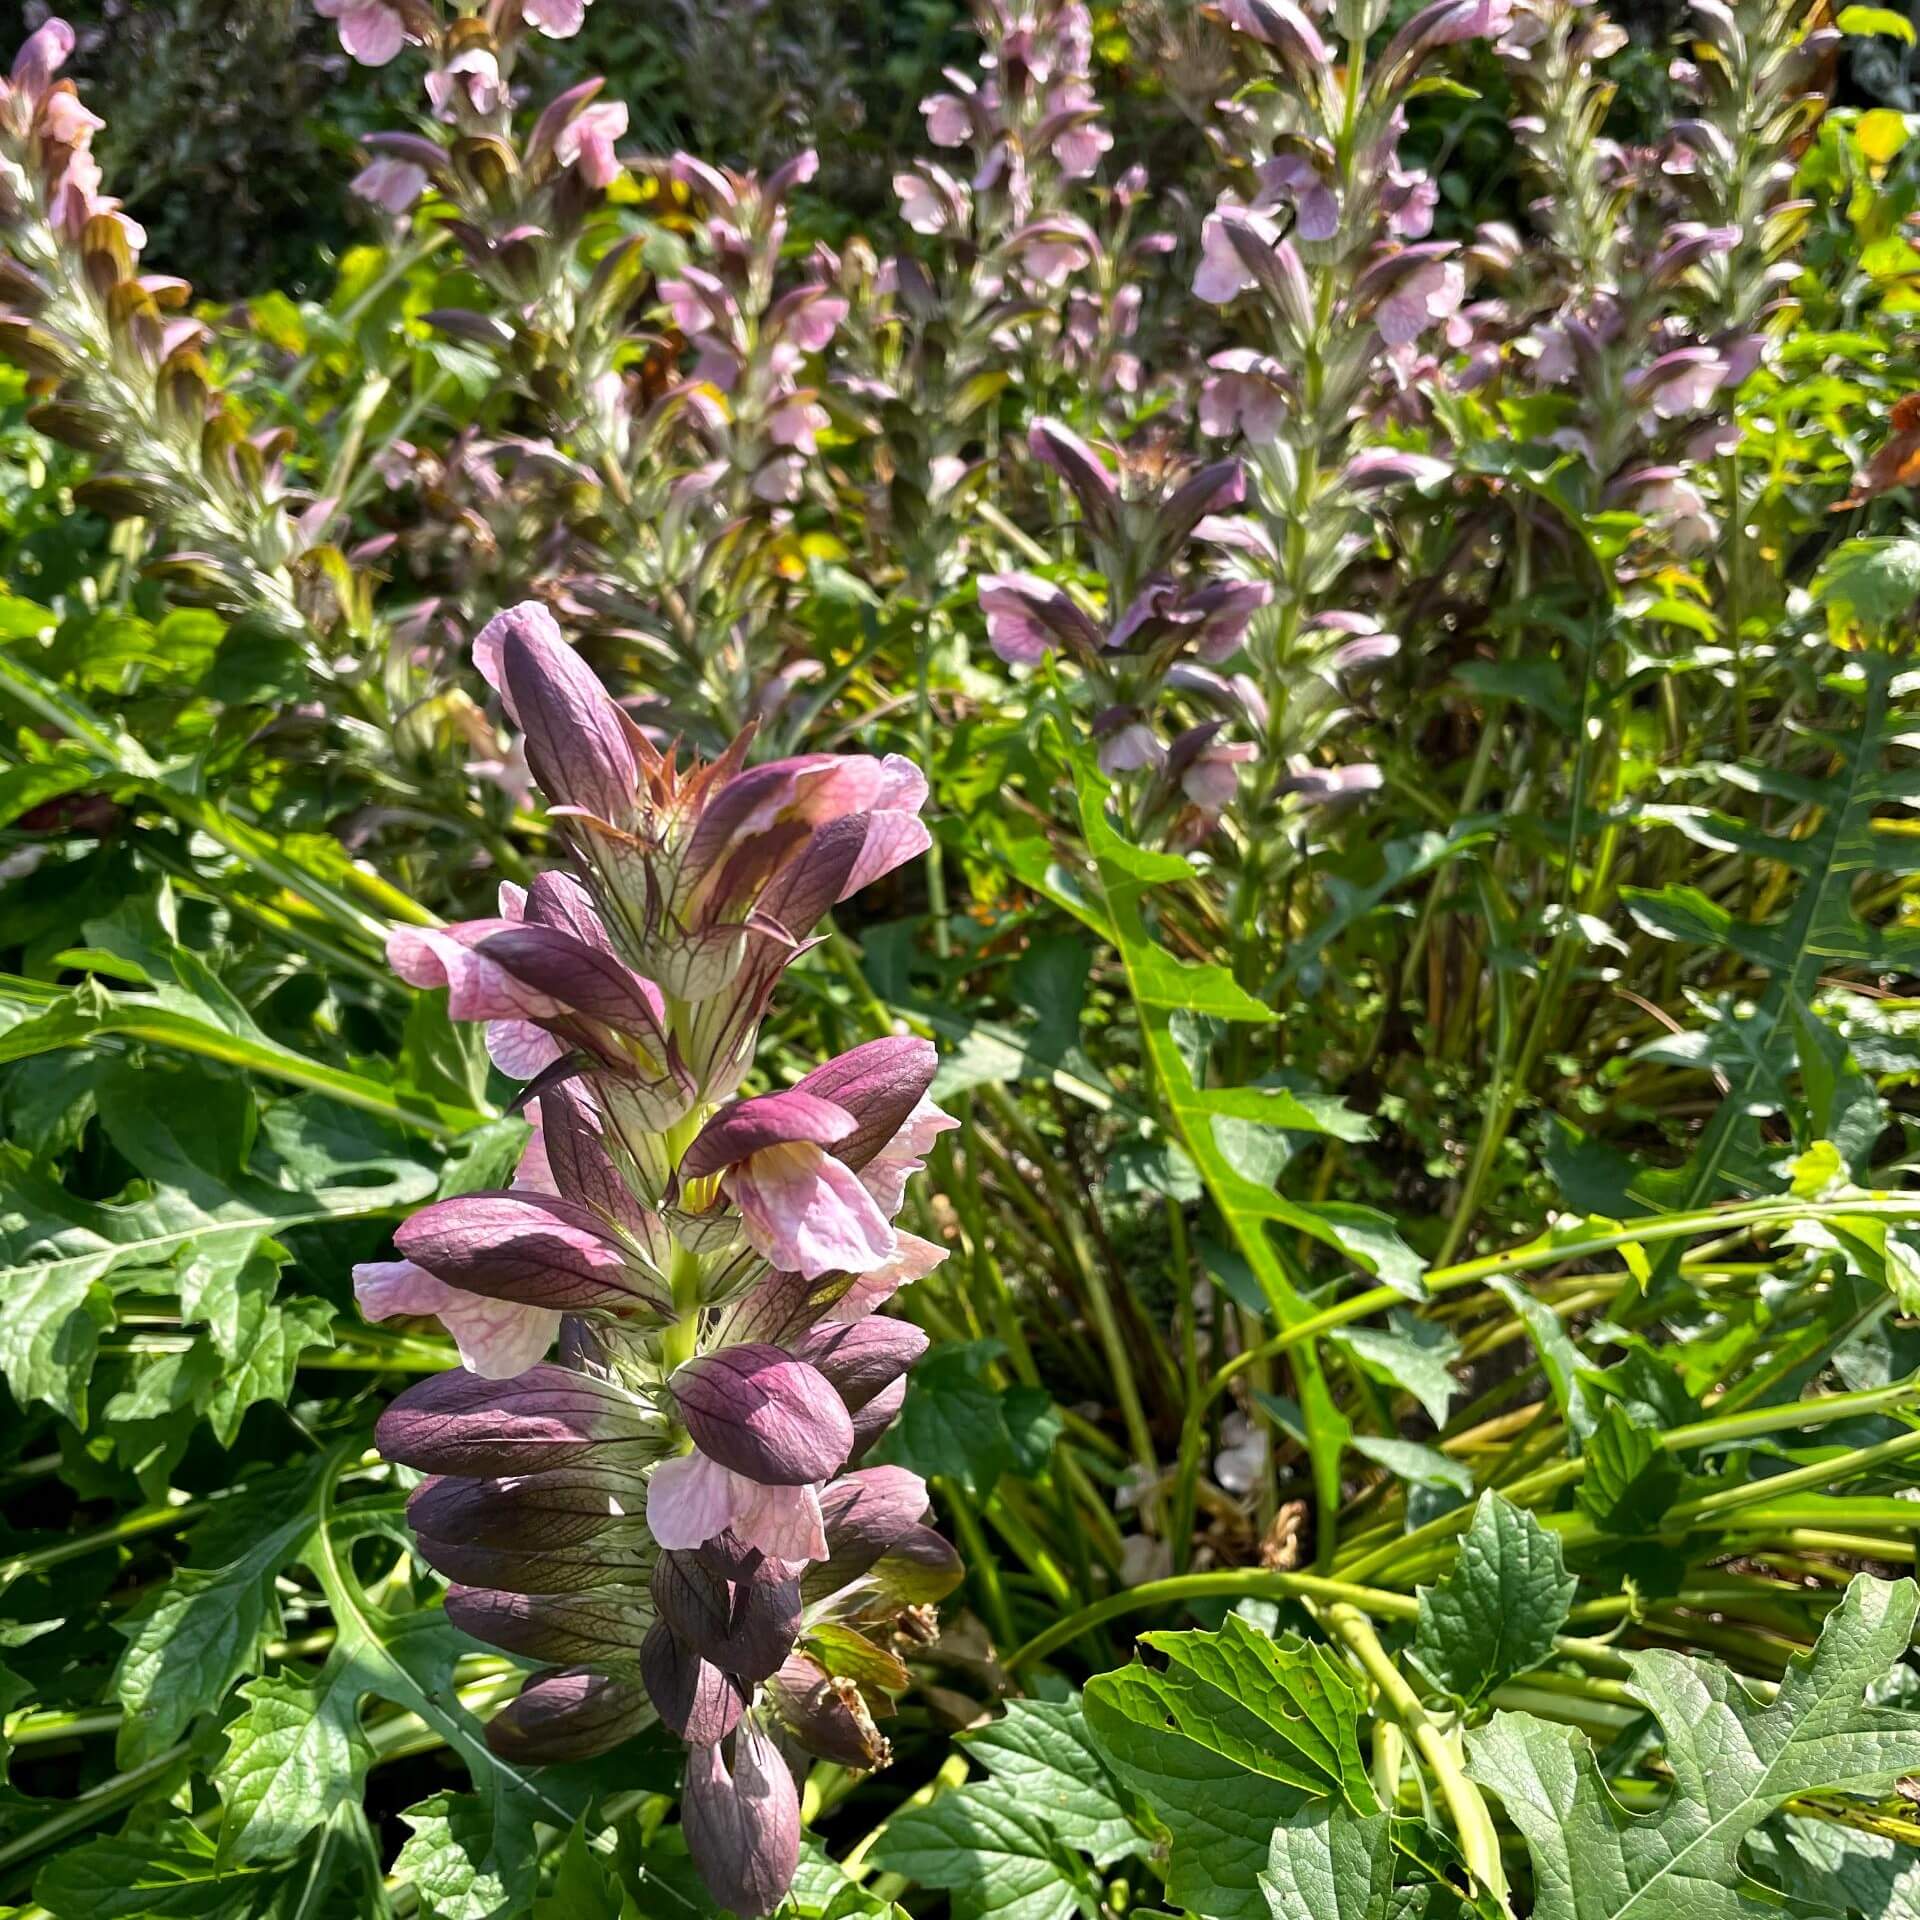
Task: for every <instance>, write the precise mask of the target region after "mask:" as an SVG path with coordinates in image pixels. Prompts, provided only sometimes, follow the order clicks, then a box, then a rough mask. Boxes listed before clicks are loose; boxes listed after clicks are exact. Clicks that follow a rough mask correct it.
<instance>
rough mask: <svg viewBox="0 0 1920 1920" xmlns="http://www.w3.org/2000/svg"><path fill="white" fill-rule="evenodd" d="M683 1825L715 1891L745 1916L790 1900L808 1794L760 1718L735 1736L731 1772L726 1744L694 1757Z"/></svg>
mask: <svg viewBox="0 0 1920 1920" xmlns="http://www.w3.org/2000/svg"><path fill="white" fill-rule="evenodd" d="M680 1824H681V1825H682V1827H683V1828H684V1829H685V1830H686V1836H687V1850H688V1852H689V1853H691V1854H692V1855H693V1863H694V1865H695V1866H696V1867H698V1868H699V1870H700V1878H701V1879H702V1880H704V1881H705V1882H706V1885H707V1891H708V1892H709V1893H711V1894H712V1895H713V1897H714V1899H715V1900H717V1901H718V1902H719V1903H720V1905H721V1906H723V1907H727V1908H730V1909H731V1910H732V1911H733V1912H734V1913H736V1914H738V1915H740V1916H741V1920H760V1916H762V1915H764V1914H769V1913H771V1912H772V1911H773V1910H774V1908H776V1907H777V1906H778V1905H779V1904H780V1902H781V1901H782V1900H784V1899H785V1898H786V1894H787V1889H788V1888H789V1887H790V1886H791V1885H792V1884H793V1875H794V1870H795V1869H796V1868H797V1867H798V1865H799V1864H800V1795H799V1792H798V1790H797V1789H796V1788H795V1786H794V1784H793V1775H792V1774H791V1773H789V1772H788V1771H787V1763H786V1762H785V1761H784V1760H783V1759H781V1757H780V1752H779V1749H778V1748H777V1747H775V1746H774V1744H773V1742H772V1741H771V1740H769V1739H768V1738H767V1736H766V1735H765V1734H764V1733H763V1732H761V1730H760V1728H759V1725H758V1724H757V1723H756V1722H755V1721H754V1720H752V1719H751V1718H749V1719H746V1720H743V1721H742V1722H741V1723H740V1726H739V1729H738V1730H737V1732H736V1733H735V1735H734V1741H733V1770H732V1772H731V1773H729V1772H728V1770H727V1766H726V1763H725V1761H724V1759H723V1758H722V1755H721V1751H720V1749H719V1747H718V1746H711V1747H696V1748H694V1749H693V1751H692V1752H691V1753H689V1754H688V1756H687V1773H686V1784H685V1787H684V1789H683V1792H682V1796H681V1802H680Z"/></svg>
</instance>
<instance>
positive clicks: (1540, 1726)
mask: <svg viewBox="0 0 1920 1920" xmlns="http://www.w3.org/2000/svg"><path fill="white" fill-rule="evenodd" d="M1916 1612H1920V1588H1916V1587H1915V1585H1914V1583H1913V1582H1912V1581H1911V1580H1900V1581H1886V1580H1876V1579H1874V1578H1872V1577H1871V1576H1870V1575H1866V1574H1862V1575H1860V1576H1859V1577H1858V1578H1856V1579H1855V1580H1854V1581H1853V1583H1852V1584H1851V1585H1850V1586H1849V1587H1848V1589H1847V1592H1846V1597H1845V1598H1844V1600H1843V1601H1842V1602H1841V1604H1840V1605H1839V1606H1838V1607H1836V1608H1835V1609H1834V1611H1833V1612H1832V1613H1830V1614H1829V1615H1828V1616H1827V1619H1826V1623H1825V1624H1824V1625H1823V1626H1822V1628H1821V1630H1820V1638H1819V1642H1818V1644H1817V1645H1816V1646H1815V1647H1814V1649H1813V1651H1812V1653H1811V1654H1809V1655H1803V1656H1801V1657H1798V1658H1796V1659H1794V1660H1793V1661H1791V1662H1790V1663H1789V1664H1788V1667H1787V1670H1786V1673H1785V1675H1784V1677H1783V1678H1782V1680H1781V1682H1780V1687H1779V1691H1778V1693H1777V1694H1776V1695H1775V1696H1774V1698H1773V1699H1772V1700H1771V1701H1770V1702H1768V1703H1766V1704H1762V1703H1761V1702H1760V1701H1759V1700H1758V1699H1757V1698H1756V1697H1755V1696H1754V1695H1753V1694H1752V1693H1750V1692H1749V1691H1748V1690H1747V1688H1746V1686H1745V1685H1744V1684H1743V1683H1742V1682H1741V1681H1740V1679H1739V1678H1738V1677H1737V1676H1736V1675H1734V1674H1733V1673H1731V1672H1729V1671H1728V1670H1727V1669H1726V1668H1725V1667H1722V1666H1719V1665H1718V1664H1716V1663H1714V1662H1711V1661H1707V1660H1698V1659H1693V1658H1689V1657H1688V1656H1686V1655H1683V1654H1678V1653H1669V1652H1666V1651H1664V1650H1658V1651H1652V1652H1638V1653H1629V1654H1627V1655H1626V1658H1627V1660H1628V1662H1629V1663H1630V1664H1631V1666H1632V1668H1633V1679H1632V1681H1631V1683H1630V1686H1629V1690H1630V1691H1631V1692H1632V1693H1633V1694H1634V1696H1635V1697H1636V1698H1637V1699H1639V1700H1640V1701H1642V1702H1643V1703H1644V1704H1645V1705H1646V1706H1647V1707H1648V1708H1649V1709H1650V1710H1651V1711H1652V1713H1653V1714H1654V1716H1655V1718H1656V1719H1657V1720H1658V1721H1659V1723H1660V1730H1661V1733H1662V1735H1663V1737H1664V1741H1665V1747H1664V1757H1665V1761H1666V1766H1667V1768H1668V1769H1669V1770H1670V1771H1671V1775H1672V1789H1671V1793H1670V1794H1669V1796H1668V1797H1667V1798H1666V1799H1665V1801H1664V1803H1663V1804H1662V1805H1661V1807H1660V1809H1659V1811H1657V1812H1653V1813H1647V1814H1643V1815H1639V1816H1638V1817H1628V1816H1627V1815H1625V1814H1624V1813H1623V1812H1622V1810H1621V1807H1620V1804H1619V1802H1618V1801H1617V1800H1616V1799H1615V1798H1614V1796H1613V1794H1612V1792H1611V1791H1610V1790H1609V1788H1608V1786H1607V1782H1606V1780H1605V1778H1604V1777H1603V1775H1602V1774H1601V1771H1600V1767H1599V1764H1598V1762H1597V1760H1596V1758H1595V1755H1594V1751H1593V1747H1592V1745H1591V1743H1590V1742H1589V1741H1588V1740H1587V1739H1586V1737H1585V1736H1584V1735H1583V1734H1580V1733H1578V1732H1576V1731H1575V1730H1574V1729H1573V1728H1571V1727H1566V1726H1561V1725H1557V1724H1554V1723H1550V1722H1548V1721H1545V1720H1538V1719H1535V1718H1534V1717H1533V1716H1532V1715H1531V1714H1524V1713H1498V1714H1495V1715H1494V1717H1493V1719H1492V1720H1491V1721H1489V1722H1488V1724H1487V1725H1486V1726H1485V1727H1482V1728H1480V1729H1479V1730H1477V1731H1473V1732H1469V1733H1468V1734H1467V1736H1466V1739H1467V1753H1468V1757H1469V1768H1468V1770H1469V1772H1470V1773H1471V1774H1472V1776H1473V1778H1474V1779H1475V1780H1476V1781H1477V1782H1478V1783H1479V1784H1480V1785H1481V1786H1483V1787H1485V1788H1486V1789H1488V1790H1489V1791H1490V1792H1492V1793H1494V1794H1497V1795H1498V1796H1499V1798H1500V1801H1501V1803H1502V1804H1503V1805H1504V1806H1505V1808H1506V1811H1507V1817H1508V1818H1509V1819H1510V1820H1511V1821H1512V1822H1513V1824H1514V1825H1515V1826H1516V1827H1517V1828H1518V1829H1519V1830H1520V1833H1521V1836H1522V1838H1523V1839H1524V1840H1525V1842H1526V1847H1527V1851H1528V1853H1529V1854H1530V1855H1531V1856H1532V1860H1533V1883H1534V1920H1617V1917H1620V1916H1628V1915H1632V1916H1635V1917H1636V1920H1662V1917H1663V1916H1666V1915H1677V1914H1685V1915H1687V1916H1688V1920H1761V1916H1763V1915H1774V1914H1776V1913H1777V1911H1778V1909H1777V1908H1776V1907H1775V1906H1774V1905H1772V1904H1770V1903H1769V1902H1767V1901H1766V1900H1765V1899H1764V1898H1761V1897H1759V1895H1760V1893H1761V1890H1760V1889H1759V1888H1757V1887H1755V1886H1754V1884H1753V1882H1751V1881H1750V1880H1747V1879H1746V1876H1745V1875H1744V1873H1743V1871H1742V1867H1741V1860H1740V1849H1741V1843H1742V1841H1743V1840H1744V1839H1745V1838H1746V1836H1747V1834H1748V1833H1750V1832H1751V1831H1752V1830H1753V1829H1754V1828H1755V1827H1756V1826H1758V1825H1759V1823H1760V1822H1761V1821H1762V1820H1763V1819H1764V1818H1765V1817H1766V1816H1767V1815H1769V1814H1771V1813H1772V1812H1774V1811H1775V1809H1777V1808H1778V1807H1780V1806H1781V1805H1783V1804H1784V1803H1785V1802H1786V1801H1788V1800H1790V1799H1792V1798H1794V1797H1795V1796H1797V1795H1800V1794H1806V1793H1814V1792H1821V1791H1827V1792H1841V1793H1855V1794H1874V1793H1881V1792H1884V1791H1886V1790H1887V1789H1889V1788H1891V1787H1892V1785H1893V1784H1894V1782H1895V1781H1896V1780H1899V1779H1900V1778H1901V1777H1902V1776H1903V1775H1906V1774H1910V1773H1914V1772H1916V1771H1920V1715H1914V1714H1911V1713H1901V1712H1896V1711H1893V1710H1892V1709H1889V1708H1884V1707H1872V1706H1867V1705H1865V1704H1864V1696H1865V1694H1866V1692H1867V1690H1868V1688H1869V1687H1871V1686H1873V1685H1875V1684H1876V1683H1878V1682H1880V1681H1882V1680H1884V1679H1885V1677H1886V1675H1887V1673H1888V1672H1889V1671H1890V1670H1891V1669H1893V1668H1894V1667H1896V1666H1897V1665H1898V1664H1899V1663H1900V1662H1901V1661H1903V1660H1904V1659H1905V1657H1906V1654H1907V1649H1908V1647H1909V1646H1910V1645H1911V1644H1912V1640H1913V1627H1914V1617H1915V1614H1916ZM1749 1889H1751V1890H1750V1891H1749Z"/></svg>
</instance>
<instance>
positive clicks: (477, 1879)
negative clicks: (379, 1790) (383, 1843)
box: [393, 1793, 535, 1920]
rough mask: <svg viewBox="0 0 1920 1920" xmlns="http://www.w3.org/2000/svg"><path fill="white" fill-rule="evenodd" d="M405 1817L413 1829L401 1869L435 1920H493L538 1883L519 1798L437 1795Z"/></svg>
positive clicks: (397, 1869)
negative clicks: (534, 1883) (534, 1882)
mask: <svg viewBox="0 0 1920 1920" xmlns="http://www.w3.org/2000/svg"><path fill="white" fill-rule="evenodd" d="M400 1817H401V1819H403V1820H404V1821H405V1822H406V1823H407V1825H408V1826H409V1827H411V1828H412V1829H413V1831H412V1832H411V1833H410V1834H408V1835H407V1840H406V1844H405V1845H404V1846H403V1847H402V1848H401V1849H400V1857H399V1858H398V1859H397V1860H395V1861H394V1863H393V1870H394V1872H395V1874H396V1875H398V1876H399V1877H400V1878H401V1879H403V1880H407V1881H410V1882H411V1883H412V1884H413V1886H414V1888H415V1889H416V1890H417V1891H418V1893H419V1895H420V1910H421V1912H422V1913H424V1914H426V1915H428V1916H429V1920H490V1916H492V1915H494V1914H498V1913H502V1912H505V1911H506V1910H507V1909H508V1908H509V1907H510V1906H512V1905H514V1904H515V1903H516V1902H518V1901H519V1900H520V1899H522V1898H524V1896H525V1894H526V1893H527V1891H528V1890H529V1889H530V1887H531V1884H532V1881H533V1875H534V1867H535V1853H534V1844H533V1825H532V1821H531V1819H530V1818H529V1817H528V1815H527V1812H526V1809H525V1808H524V1807H522V1806H520V1805H519V1803H517V1802H515V1801H513V1800H510V1799H508V1800H501V1799H498V1798H496V1799H491V1800H488V1799H482V1798H480V1797H479V1796H477V1795H474V1794H470V1793H436V1794H434V1795H433V1796H432V1798H431V1799H427V1800H422V1801H421V1802H420V1803H419V1804H418V1805H417V1806H412V1807H409V1808H407V1810H406V1811H405V1812H404V1813H403V1814H401V1816H400Z"/></svg>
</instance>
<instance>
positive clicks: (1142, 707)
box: [980, 420, 1273, 846]
mask: <svg viewBox="0 0 1920 1920" xmlns="http://www.w3.org/2000/svg"><path fill="white" fill-rule="evenodd" d="M1029 440H1030V444H1031V446H1032V449H1033V452H1034V455H1035V457H1036V458H1037V459H1039V460H1040V461H1041V462H1042V464H1043V465H1045V466H1047V467H1048V468H1050V469H1051V470H1052V471H1053V472H1054V473H1055V474H1057V475H1058V476H1059V478H1060V480H1061V481H1062V483H1063V484H1064V486H1065V487H1066V490H1067V491H1068V493H1070V494H1071V495H1072V496H1073V498H1074V500H1075V501H1076V502H1077V504H1078V505H1079V508H1080V524H1081V526H1082V528H1083V529H1084V531H1085V533H1086V535H1087V538H1088V543H1089V545H1090V546H1091V548H1092V551H1093V558H1094V564H1095V566H1096V568H1097V569H1098V571H1099V572H1100V573H1101V574H1102V575H1103V576H1104V578H1105V581H1106V606H1105V610H1104V617H1103V618H1096V617H1095V616H1094V615H1093V614H1091V613H1089V612H1088V611H1087V610H1086V609H1085V608H1083V607H1082V606H1081V604H1080V603H1079V601H1077V600H1076V599H1075V598H1074V597H1073V596H1072V595H1071V594H1069V593H1068V592H1067V591H1066V590H1065V589H1064V588H1062V587H1059V586H1056V585H1054V584H1052V583H1051V582H1049V581H1046V580H1043V579H1040V578H1038V577H1037V576H1035V575H1033V574H1029V573H1000V574H989V575H988V576H987V577H986V578H985V579H983V580H982V581H981V583H980V605H981V607H982V609H983V610H984V612H985V613H986V616H987V638H988V642H989V644H990V645H991V646H992V648H993V650H994V652H995V653H997V654H998V655H999V656H1000V658H1001V659H1002V660H1005V661H1006V662H1008V664H1009V665H1024V666H1033V665H1038V664H1039V662H1040V661H1042V660H1043V659H1045V658H1046V657H1047V656H1048V655H1049V654H1051V653H1053V652H1054V651H1055V650H1056V649H1059V650H1060V651H1062V652H1063V653H1065V654H1066V655H1067V656H1069V657H1070V658H1072V659H1073V660H1074V662H1075V663H1076V665H1077V666H1079V668H1080V669H1081V671H1082V672H1083V673H1084V674H1085V676H1086V679H1087V683H1088V686H1089V689H1090V691H1091V694H1092V699H1093V706H1094V714H1093V720H1092V726H1093V733H1094V737H1095V738H1096V740H1097V741H1098V742H1099V760H1100V765H1101V768H1102V769H1103V771H1105V772H1107V773H1109V774H1112V775H1114V776H1116V778H1118V779H1119V781H1120V783H1121V786H1122V789H1123V791H1125V792H1127V793H1128V794H1129V795H1130V802H1129V806H1130V812H1131V815H1132V820H1133V825H1134V829H1135V831H1136V832H1137V833H1139V834H1141V835H1145V834H1147V833H1148V832H1150V831H1151V832H1154V833H1156V834H1158V835H1160V836H1162V837H1165V838H1167V839H1169V840H1170V841H1171V842H1173V843H1174V844H1176V845H1182V846H1192V845H1197V844H1198V843H1199V842H1200V841H1201V840H1203V839H1205V838H1206V837H1207V836H1208V835H1209V834H1210V833H1211V832H1212V831H1213V829H1214V827H1215V826H1216V825H1217V824H1218V822H1219V820H1220V816H1221V815H1222V814H1223V813H1225V812H1226V811H1227V810H1228V808H1229V807H1231V806H1232V805H1233V803H1234V801H1235V798H1236V796H1237V793H1238V788H1239V769H1240V767H1241V766H1243V765H1244V764H1246V763H1247V762H1249V761H1251V760H1252V759H1253V758H1254V757H1255V756H1256V754H1257V753H1258V750H1259V749H1258V746H1257V743H1256V741H1255V740H1253V739H1245V738H1243V739H1239V740H1231V739H1228V738H1226V737H1224V736H1225V730H1226V728H1227V727H1228V725H1229V724H1230V723H1233V722H1238V723H1240V725H1241V727H1242V729H1243V731H1253V732H1256V733H1257V732H1258V730H1259V727H1260V724H1261V722H1262V720H1263V719H1264V710H1263V707H1262V704H1261V696H1260V691H1259V688H1258V687H1257V686H1256V685H1255V684H1254V683H1253V682H1252V681H1251V680H1250V679H1248V678H1247V677H1246V676H1245V675H1239V676H1235V677H1232V678H1229V677H1228V676H1226V675H1224V674H1222V673H1220V672H1219V671H1217V668H1218V664H1219V663H1220V662H1222V661H1225V660H1228V659H1230V658H1231V657H1232V656H1233V655H1234V654H1235V653H1236V652H1237V651H1238V650H1239V648H1240V645H1241V642H1242V640H1243V639H1244V637H1245V635H1246V632H1247V627H1248V624H1249V622H1250V621H1252V620H1253V618H1254V616H1255V615H1256V614H1257V613H1258V612H1259V611H1260V609H1261V608H1263V607H1265V606H1266V605H1267V604H1268V603H1269V602H1270V601H1271V600H1272V598H1273V590H1272V588H1271V587H1270V586H1269V585H1268V584H1267V583H1266V582H1265V581H1264V580H1230V579H1222V578H1219V577H1216V576H1214V575H1213V574H1210V573H1209V572H1208V571H1207V569H1206V568H1205V566H1203V565H1196V564H1195V557H1196V553H1200V552H1204V551H1205V543H1204V540H1202V541H1200V542H1196V541H1195V539H1194V536H1195V534H1196V533H1200V534H1202V535H1204V534H1205V533H1206V532H1207V531H1208V530H1209V529H1211V528H1213V527H1215V526H1217V525H1218V524H1219V519H1218V517H1219V515H1220V513H1221V510H1222V509H1224V508H1227V507H1232V506H1237V505H1238V504H1239V503H1240V501H1241V499H1242V497H1243V492H1244V482H1243V479H1242V476H1241V470H1240V465H1239V462H1238V461H1236V460H1218V461H1214V462H1213V463H1212V464H1210V465H1205V466H1196V465H1194V464H1192V463H1189V462H1185V461H1182V460H1179V459H1177V458H1176V459H1172V460H1169V459H1168V457H1167V456H1165V455H1164V454H1162V453H1159V452H1157V451H1152V450H1149V451H1145V452H1140V451H1131V450H1118V449H1116V450H1115V453H1114V459H1115V462H1116V464H1117V467H1118V472H1117V473H1115V472H1110V471H1109V469H1108V467H1107V464H1106V462H1105V461H1104V460H1103V459H1102V458H1101V456H1100V455H1099V453H1097V452H1096V451H1095V450H1094V448H1093V447H1092V446H1090V445H1089V444H1088V443H1087V442H1086V441H1084V440H1082V439H1080V438H1079V436H1078V435H1077V434H1074V433H1072V432H1070V431H1069V430H1068V429H1067V428H1065V427H1064V426H1061V425H1060V424H1059V423H1058V422H1055V421H1051V420H1039V421H1036V422H1035V423H1034V426H1033V429H1032V432H1031V434H1030V435H1029ZM1208 707H1211V708H1213V709H1214V710H1215V713H1216V717H1212V718H1209V719H1206V720H1204V721H1200V722H1198V723H1197V724H1193V725H1180V724H1179V720H1178V718H1176V719H1175V722H1174V724H1175V726H1176V728H1177V731H1175V733H1174V737H1173V739H1172V740H1171V742H1169V741H1167V740H1164V739H1163V738H1162V737H1161V727H1162V725H1164V724H1165V722H1166V720H1167V717H1168V716H1169V715H1170V714H1176V713H1177V712H1178V710H1180V709H1186V710H1192V709H1194V708H1201V709H1205V708H1208Z"/></svg>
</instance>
